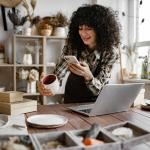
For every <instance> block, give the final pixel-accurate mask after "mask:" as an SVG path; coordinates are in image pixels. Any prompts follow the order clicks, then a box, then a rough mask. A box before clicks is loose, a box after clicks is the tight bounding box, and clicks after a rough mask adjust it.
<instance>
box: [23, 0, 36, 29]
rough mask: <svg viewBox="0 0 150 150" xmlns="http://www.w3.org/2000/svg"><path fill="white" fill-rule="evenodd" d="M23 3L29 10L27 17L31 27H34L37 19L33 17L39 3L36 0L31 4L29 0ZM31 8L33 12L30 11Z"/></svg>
mask: <svg viewBox="0 0 150 150" xmlns="http://www.w3.org/2000/svg"><path fill="white" fill-rule="evenodd" d="M22 1H23V6H24V7H25V9H26V10H27V16H28V19H29V21H30V22H31V26H32V25H33V19H35V18H34V17H33V16H34V9H35V6H36V3H37V1H36V0H30V3H28V1H27V0H22ZM29 4H30V5H29ZM30 7H31V8H32V11H31V10H30ZM36 19H37V18H36Z"/></svg>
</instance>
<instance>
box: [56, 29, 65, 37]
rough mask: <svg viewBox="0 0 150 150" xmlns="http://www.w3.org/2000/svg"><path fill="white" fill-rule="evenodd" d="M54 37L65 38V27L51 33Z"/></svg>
mask: <svg viewBox="0 0 150 150" xmlns="http://www.w3.org/2000/svg"><path fill="white" fill-rule="evenodd" d="M53 35H54V36H60V37H66V28H65V27H56V28H55V29H54V32H53Z"/></svg>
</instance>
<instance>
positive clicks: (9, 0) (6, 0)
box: [0, 0, 22, 8]
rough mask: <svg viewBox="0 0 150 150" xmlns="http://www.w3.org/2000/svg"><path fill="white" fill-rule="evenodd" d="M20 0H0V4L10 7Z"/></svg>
mask: <svg viewBox="0 0 150 150" xmlns="http://www.w3.org/2000/svg"><path fill="white" fill-rule="evenodd" d="M21 1H22V0H0V5H2V6H5V7H11V8H12V7H15V6H17V5H18V4H19V3H21Z"/></svg>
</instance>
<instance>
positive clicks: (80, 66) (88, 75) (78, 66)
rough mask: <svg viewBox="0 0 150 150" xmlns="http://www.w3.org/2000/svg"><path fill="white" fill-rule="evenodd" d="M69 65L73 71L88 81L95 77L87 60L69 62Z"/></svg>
mask: <svg viewBox="0 0 150 150" xmlns="http://www.w3.org/2000/svg"><path fill="white" fill-rule="evenodd" d="M68 67H69V69H70V71H71V72H73V73H74V74H76V75H79V76H83V77H84V79H85V80H86V81H90V80H92V79H93V74H92V72H91V71H90V68H89V66H88V64H87V63H85V62H80V63H74V64H68Z"/></svg>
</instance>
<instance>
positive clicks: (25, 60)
mask: <svg viewBox="0 0 150 150" xmlns="http://www.w3.org/2000/svg"><path fill="white" fill-rule="evenodd" d="M23 64H24V65H32V55H31V54H24V56H23Z"/></svg>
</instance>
